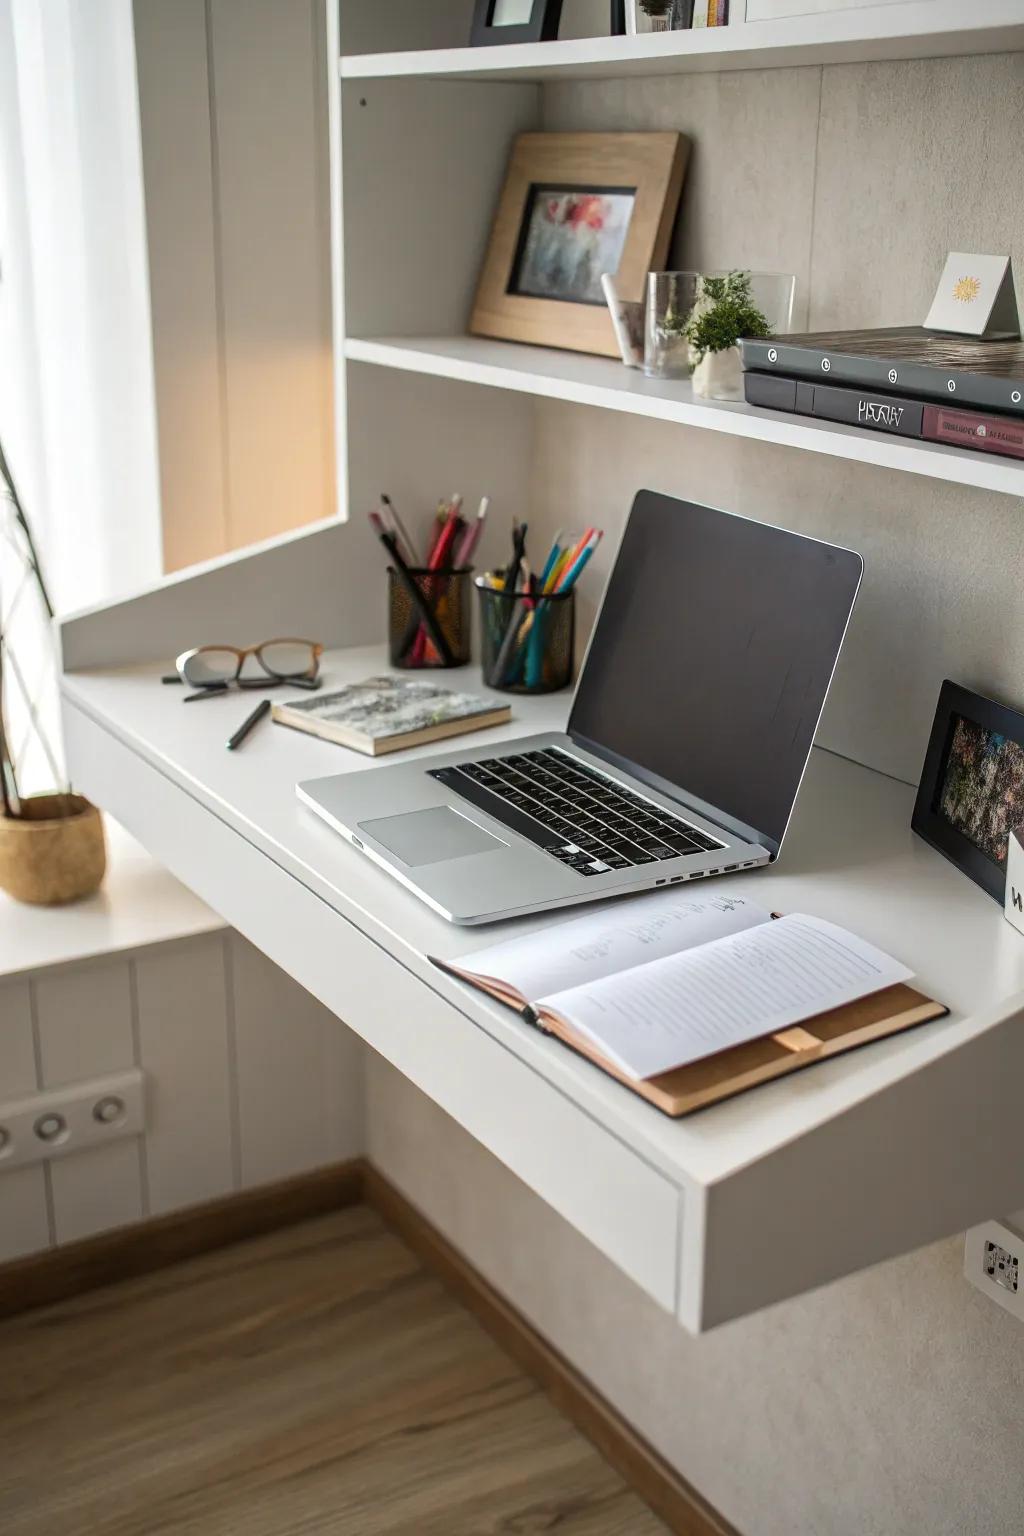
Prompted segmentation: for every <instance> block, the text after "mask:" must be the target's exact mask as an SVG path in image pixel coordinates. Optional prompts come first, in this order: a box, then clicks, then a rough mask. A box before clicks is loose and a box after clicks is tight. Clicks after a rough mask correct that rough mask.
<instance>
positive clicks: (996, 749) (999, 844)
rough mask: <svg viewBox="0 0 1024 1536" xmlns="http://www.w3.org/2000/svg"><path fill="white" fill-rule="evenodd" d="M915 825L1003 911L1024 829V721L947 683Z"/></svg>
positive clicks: (937, 713)
mask: <svg viewBox="0 0 1024 1536" xmlns="http://www.w3.org/2000/svg"><path fill="white" fill-rule="evenodd" d="M911 826H912V827H913V829H914V831H915V832H916V833H917V834H918V836H919V837H923V838H924V840H925V842H926V843H930V844H931V846H932V847H933V848H936V849H938V851H939V853H943V854H945V856H946V858H947V859H949V860H950V861H951V862H952V863H954V864H955V865H956V866H957V868H958V869H960V870H962V871H963V873H964V874H965V875H969V876H970V878H971V879H972V880H974V881H976V883H977V884H978V885H980V886H981V888H982V889H983V890H985V891H987V892H988V894H989V895H990V896H992V897H994V898H995V900H996V901H998V902H999V903H1000V904H1001V903H1002V901H1003V896H1004V894H1005V888H1006V857H1007V844H1008V841H1009V837H1010V833H1011V832H1013V831H1015V830H1017V829H1018V828H1020V827H1024V714H1022V713H1021V712H1020V711H1019V710H1016V709H1010V708H1008V707H1007V706H1006V705H1005V704H996V703H994V702H993V700H992V699H986V698H983V697H982V695H981V694H980V693H972V692H971V691H970V689H968V688H961V687H960V686H959V684H957V683H951V682H949V681H948V680H947V681H946V682H944V683H943V685H942V690H941V692H940V694H939V703H938V707H937V709H936V711H935V719H934V721H933V723H932V733H931V737H930V738H929V741H928V752H927V755H926V757H925V762H924V770H923V772H922V775H921V784H920V788H919V789H918V792H917V801H916V803H915V805H914V815H913V818H912V820H911Z"/></svg>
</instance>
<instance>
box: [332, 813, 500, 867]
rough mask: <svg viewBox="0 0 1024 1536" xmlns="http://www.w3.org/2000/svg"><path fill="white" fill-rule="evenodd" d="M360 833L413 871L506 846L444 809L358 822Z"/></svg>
mask: <svg viewBox="0 0 1024 1536" xmlns="http://www.w3.org/2000/svg"><path fill="white" fill-rule="evenodd" d="M359 830H360V831H361V832H366V833H368V835H369V836H370V837H372V838H374V839H375V840H376V841H377V842H378V843H382V844H383V845H384V847H385V848H387V849H388V851H389V852H391V853H393V854H394V855H395V856H396V857H397V858H399V859H401V861H402V863H403V864H408V865H409V866H410V867H411V868H413V869H415V867H416V866H417V865H418V864H440V863H441V862H442V860H445V859H462V858H465V856H466V855H467V854H469V853H488V852H493V851H494V849H496V848H504V847H505V846H506V844H505V843H503V842H502V841H501V839H500V838H498V837H492V836H491V834H490V833H489V832H485V831H484V829H483V827H478V826H477V824H476V822H475V821H469V820H467V818H466V817H465V816H460V815H459V814H458V812H457V811H453V810H450V809H449V808H448V806H446V805H439V806H435V807H433V808H432V809H431V810H429V811H408V812H407V813H406V814H405V815H404V816H381V817H378V819H377V820H376V821H361V822H360V823H359Z"/></svg>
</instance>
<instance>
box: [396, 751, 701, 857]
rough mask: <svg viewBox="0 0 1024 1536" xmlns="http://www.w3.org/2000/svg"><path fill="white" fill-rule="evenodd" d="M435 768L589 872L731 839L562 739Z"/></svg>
mask: <svg viewBox="0 0 1024 1536" xmlns="http://www.w3.org/2000/svg"><path fill="white" fill-rule="evenodd" d="M427 771H428V772H429V773H430V775H431V777H432V778H435V779H438V780H440V782H441V783H443V784H444V785H445V787H446V788H448V789H451V790H454V791H455V792H456V793H457V794H459V795H461V796H462V797H463V798H464V799H466V800H469V801H470V802H471V803H472V804H474V805H476V806H478V807H479V808H480V809H481V810H485V811H487V812H488V814H490V815H492V816H494V817H495V818H496V819H497V820H498V821H501V822H503V823H504V825H505V826H507V827H510V828H511V829H512V830H513V831H515V832H518V833H519V834H520V835H521V836H524V837H527V838H528V839H529V840H530V841H531V842H533V843H536V844H537V846H538V847H540V848H542V849H543V850H544V852H545V853H548V854H550V855H551V857H552V858H555V859H558V861H559V862H560V863H561V864H564V865H565V866H566V867H567V868H569V869H572V870H575V871H576V873H577V874H578V875H582V876H584V877H589V876H591V875H602V874H607V873H608V871H609V870H613V869H628V868H630V867H631V866H633V865H646V864H656V863H659V862H661V861H663V860H665V859H678V858H680V857H685V856H686V854H689V853H707V852H708V851H710V850H711V849H713V848H722V847H724V846H725V845H724V843H721V842H719V841H718V839H717V838H714V837H709V836H708V834H707V833H706V832H702V831H701V830H700V828H699V827H694V826H692V825H691V824H690V823H689V822H688V821H683V820H682V818H681V817H678V816H673V815H672V813H671V812H670V811H666V810H664V809H663V808H662V807H661V806H660V805H655V804H654V802H653V801H651V800H645V799H644V798H643V796H642V795H637V794H634V793H633V791H632V790H630V789H627V788H626V787H625V785H622V784H619V783H617V782H616V781H615V780H614V779H611V778H606V777H605V775H604V774H601V773H598V772H597V771H596V770H595V769H593V768H590V767H588V766H587V764H586V763H583V762H581V761H580V760H579V759H578V758H575V757H572V756H571V755H570V754H569V753H568V752H563V751H561V750H560V749H559V748H558V747H544V748H542V749H541V750H539V751H537V752H514V753H511V754H510V755H509V756H508V757H484V758H481V759H480V760H479V761H478V762H474V763H460V764H459V765H458V767H453V768H435V769H428V770H427Z"/></svg>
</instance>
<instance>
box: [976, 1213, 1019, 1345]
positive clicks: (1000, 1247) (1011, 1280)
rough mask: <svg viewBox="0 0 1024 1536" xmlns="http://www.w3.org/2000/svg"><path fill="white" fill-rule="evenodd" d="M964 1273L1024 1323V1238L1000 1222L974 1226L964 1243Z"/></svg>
mask: <svg viewBox="0 0 1024 1536" xmlns="http://www.w3.org/2000/svg"><path fill="white" fill-rule="evenodd" d="M964 1274H965V1275H966V1276H967V1278H968V1280H969V1281H970V1282H971V1284H972V1285H974V1286H977V1288H978V1290H979V1291H981V1292H982V1293H983V1294H984V1295H986V1296H987V1297H988V1298H989V1300H990V1301H994V1302H996V1303H997V1305H998V1306H1000V1307H1002V1308H1003V1310H1004V1311H1006V1312H1009V1313H1011V1314H1012V1315H1013V1316H1014V1317H1017V1318H1020V1319H1021V1321H1022V1322H1024V1236H1022V1235H1021V1234H1020V1233H1019V1232H1015V1231H1014V1229H1013V1228H1012V1227H1008V1226H1005V1225H1004V1224H1003V1223H1002V1222H1000V1221H985V1222H982V1224H981V1226H980V1227H972V1228H971V1230H970V1231H969V1232H968V1234H967V1240H966V1242H965V1244H964Z"/></svg>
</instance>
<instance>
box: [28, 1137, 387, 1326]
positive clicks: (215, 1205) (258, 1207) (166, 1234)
mask: <svg viewBox="0 0 1024 1536" xmlns="http://www.w3.org/2000/svg"><path fill="white" fill-rule="evenodd" d="M364 1172H365V1169H364V1165H363V1162H362V1159H360V1158H353V1159H352V1160H351V1161H350V1162H347V1163H334V1164H331V1165H330V1166H329V1167H327V1168H317V1169H314V1170H313V1172H312V1173H301V1174H299V1175H298V1176H297V1177H295V1178H292V1179H282V1180H280V1181H278V1182H277V1183H276V1184H266V1185H263V1186H262V1187H261V1188H259V1189H245V1190H242V1191H240V1192H239V1193H238V1194H231V1195H225V1196H223V1197H222V1198H221V1199H218V1200H210V1201H207V1202H206V1203H205V1204H203V1205H194V1206H190V1207H188V1208H187V1209H186V1210H183V1211H172V1212H171V1213H170V1214H169V1215H167V1216H157V1217H156V1218H154V1219H153V1220H150V1221H142V1222H138V1223H136V1224H135V1225H134V1226H131V1227H117V1228H115V1229H114V1230H113V1231H111V1232H101V1233H99V1234H98V1235H97V1236H96V1237H87V1238H84V1239H83V1240H82V1241H81V1242H77V1243H65V1244H64V1245H63V1246H62V1247H58V1248H49V1249H47V1251H46V1252H45V1253H38V1254H31V1255H29V1257H27V1258H24V1259H14V1260H13V1261H12V1262H11V1263H9V1264H3V1265H0V1318H4V1317H12V1316H14V1314H15V1313H18V1312H27V1311H29V1310H30V1309H31V1308H33V1307H45V1306H49V1305H51V1304H52V1303H53V1302H56V1301H66V1300H67V1299H68V1298H69V1297H71V1296H78V1295H81V1294H82V1293H83V1292H84V1291H93V1290H96V1289H98V1288H99V1287H100V1286H103V1285H112V1284H114V1283H115V1282H116V1281H119V1280H132V1279H134V1278H135V1277H136V1276H138V1275H146V1274H150V1273H151V1272H152V1271H153V1270H157V1269H163V1268H164V1267H165V1266H166V1265H169V1264H177V1263H180V1262H181V1261H182V1260H183V1259H193V1258H195V1257H197V1255H199V1254H201V1253H209V1252H210V1251H211V1250H213V1249H215V1248H226V1247H227V1246H228V1245H229V1244H230V1243H238V1242H243V1241H244V1240H245V1239H246V1238H249V1237H260V1236H262V1235H263V1233H265V1232H273V1231H276V1230H277V1229H278V1228H280V1227H287V1226H292V1225H294V1223H295V1222H298V1221H306V1220H307V1219H308V1218H309V1217H311V1216H322V1215H324V1214H325V1213H326V1212H328V1211H334V1210H337V1209H338V1208H339V1207H340V1206H343V1205H356V1204H357V1203H358V1202H359V1201H360V1200H361V1199H362V1198H363V1179H364Z"/></svg>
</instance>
